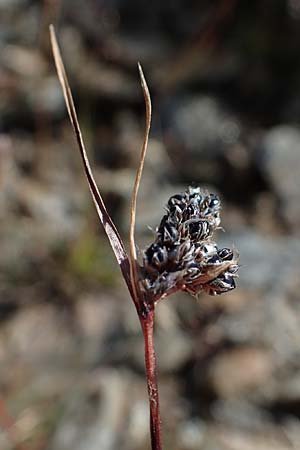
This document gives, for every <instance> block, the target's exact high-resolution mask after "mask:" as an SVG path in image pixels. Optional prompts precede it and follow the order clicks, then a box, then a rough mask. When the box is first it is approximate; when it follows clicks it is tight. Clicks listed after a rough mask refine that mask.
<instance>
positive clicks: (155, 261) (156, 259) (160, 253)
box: [144, 244, 168, 272]
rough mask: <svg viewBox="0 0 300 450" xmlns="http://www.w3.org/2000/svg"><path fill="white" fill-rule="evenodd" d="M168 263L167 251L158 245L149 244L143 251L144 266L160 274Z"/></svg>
mask: <svg viewBox="0 0 300 450" xmlns="http://www.w3.org/2000/svg"><path fill="white" fill-rule="evenodd" d="M167 262H168V252H167V249H166V248H165V247H163V246H161V245H159V244H151V245H150V247H148V248H147V250H146V251H145V258H144V264H145V266H146V267H149V266H150V267H152V268H155V269H157V270H158V272H160V271H161V270H162V269H163V268H164V266H165V265H166V263H167Z"/></svg>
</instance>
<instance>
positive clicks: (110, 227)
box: [50, 25, 133, 294]
mask: <svg viewBox="0 0 300 450" xmlns="http://www.w3.org/2000/svg"><path fill="white" fill-rule="evenodd" d="M50 39H51V46H52V52H53V56H54V61H55V65H56V70H57V74H58V78H59V81H60V84H61V87H62V90H63V94H64V98H65V102H66V106H67V110H68V113H69V117H70V121H71V124H72V126H73V129H74V132H75V135H76V139H77V143H78V146H79V150H80V154H81V157H82V161H83V165H84V170H85V174H86V177H87V180H88V184H89V188H90V191H91V194H92V197H93V201H94V203H95V206H96V209H97V212H98V215H99V218H100V221H101V223H102V225H103V227H104V230H105V232H106V234H107V237H108V239H109V242H110V244H111V247H112V249H113V251H114V254H115V256H116V258H117V261H118V263H119V265H120V267H121V270H122V273H123V276H124V278H125V281H126V283H127V286H128V288H129V290H130V292H131V294H132V293H133V290H132V284H131V278H130V264H129V259H128V256H127V253H126V250H125V247H124V245H123V242H122V239H121V237H120V235H119V233H118V230H117V229H116V227H115V225H114V223H113V221H112V219H111V217H110V215H109V214H108V212H107V210H106V207H105V205H104V202H103V200H102V197H101V195H100V192H99V190H98V187H97V185H96V182H95V179H94V177H93V174H92V170H91V167H90V164H89V160H88V157H87V153H86V150H85V146H84V142H83V139H82V134H81V130H80V126H79V123H78V119H77V114H76V110H75V106H74V102H73V97H72V93H71V89H70V86H69V82H68V78H67V75H66V71H65V68H64V64H63V61H62V57H61V54H60V50H59V46H58V43H57V39H56V35H55V31H54V27H53V25H50Z"/></svg>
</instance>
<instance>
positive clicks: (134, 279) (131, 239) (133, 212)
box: [129, 63, 152, 296]
mask: <svg viewBox="0 0 300 450" xmlns="http://www.w3.org/2000/svg"><path fill="white" fill-rule="evenodd" d="M138 69H139V74H140V78H141V85H142V89H143V93H144V98H145V106H146V128H145V134H144V142H143V145H142V150H141V156H140V160H139V166H138V169H137V173H136V178H135V182H134V187H133V192H132V199H131V210H130V232H129V245H130V276H131V280H132V285H133V286H134V293H135V296H137V292H136V287H137V286H138V283H137V278H138V277H137V265H136V260H137V256H136V246H135V240H134V229H135V218H136V203H137V195H138V190H139V186H140V182H141V177H142V172H143V167H144V162H145V157H146V152H147V146H148V139H149V132H150V126H151V110H152V107H151V98H150V93H149V89H148V86H147V83H146V80H145V77H144V73H143V70H142V66H141V65H140V63H138Z"/></svg>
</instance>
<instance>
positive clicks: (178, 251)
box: [140, 187, 239, 300]
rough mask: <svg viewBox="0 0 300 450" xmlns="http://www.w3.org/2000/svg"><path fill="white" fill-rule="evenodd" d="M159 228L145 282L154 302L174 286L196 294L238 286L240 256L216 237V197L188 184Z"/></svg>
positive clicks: (218, 206)
mask: <svg viewBox="0 0 300 450" xmlns="http://www.w3.org/2000/svg"><path fill="white" fill-rule="evenodd" d="M166 210H167V213H166V214H165V215H164V216H163V217H162V219H161V222H160V224H159V226H158V227H157V229H156V239H155V241H154V242H153V243H152V244H150V245H149V246H148V247H147V248H146V250H145V251H144V257H143V266H142V267H141V280H140V282H141V286H142V289H143V290H144V291H145V292H146V293H147V295H149V296H152V297H154V298H155V299H156V300H157V299H159V298H161V297H165V296H166V295H168V294H169V293H171V292H174V291H175V290H184V291H187V292H189V293H191V294H192V295H197V294H199V292H201V291H205V292H207V293H208V294H210V295H217V294H222V293H224V292H227V291H230V290H232V289H234V288H235V280H234V278H236V277H237V271H238V267H239V266H238V262H237V260H238V256H237V254H236V252H235V251H234V250H231V249H230V248H223V249H218V247H217V244H216V243H215V242H214V240H213V235H214V232H215V230H216V229H217V228H218V227H219V225H220V210H221V202H220V199H219V197H218V196H217V195H215V194H210V193H208V192H206V191H204V190H201V189H200V188H199V187H189V188H188V189H187V190H186V191H185V192H183V193H180V194H176V195H173V196H172V197H171V198H170V199H169V200H168V203H167V207H166Z"/></svg>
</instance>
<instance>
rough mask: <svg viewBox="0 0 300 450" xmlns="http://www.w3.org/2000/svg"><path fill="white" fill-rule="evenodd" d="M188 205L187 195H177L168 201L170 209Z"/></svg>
mask: <svg viewBox="0 0 300 450" xmlns="http://www.w3.org/2000/svg"><path fill="white" fill-rule="evenodd" d="M185 204H186V195H185V194H176V195H173V196H172V197H171V198H169V200H168V207H169V208H172V206H176V205H178V206H179V207H181V206H182V207H184V206H185Z"/></svg>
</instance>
